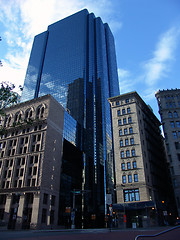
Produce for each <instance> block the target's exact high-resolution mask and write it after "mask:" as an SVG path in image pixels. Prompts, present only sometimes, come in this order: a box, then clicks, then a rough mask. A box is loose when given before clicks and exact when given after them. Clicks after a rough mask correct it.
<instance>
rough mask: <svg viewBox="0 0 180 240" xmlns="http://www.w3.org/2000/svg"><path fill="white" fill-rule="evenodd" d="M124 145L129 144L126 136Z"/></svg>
mask: <svg viewBox="0 0 180 240" xmlns="http://www.w3.org/2000/svg"><path fill="white" fill-rule="evenodd" d="M125 145H126V146H128V145H129V139H128V138H126V139H125Z"/></svg>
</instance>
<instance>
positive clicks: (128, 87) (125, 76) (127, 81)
mask: <svg viewBox="0 0 180 240" xmlns="http://www.w3.org/2000/svg"><path fill="white" fill-rule="evenodd" d="M118 77H119V89H120V93H121V94H123V93H127V92H131V91H135V89H134V86H135V84H136V81H135V79H133V77H132V74H131V73H130V72H129V71H128V70H125V69H122V68H118Z"/></svg>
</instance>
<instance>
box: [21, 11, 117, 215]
mask: <svg viewBox="0 0 180 240" xmlns="http://www.w3.org/2000/svg"><path fill="white" fill-rule="evenodd" d="M45 94H51V95H52V96H53V97H54V98H55V99H56V100H57V101H58V102H59V103H61V105H62V106H63V107H64V108H65V109H66V111H67V112H68V114H69V115H71V116H72V117H73V118H74V119H75V120H76V121H77V123H78V124H79V125H80V126H81V128H79V129H81V133H80V134H79V136H81V140H80V144H78V147H79V148H80V149H81V150H82V151H83V153H84V155H83V156H84V175H83V188H84V189H88V190H91V194H87V195H88V196H85V201H86V206H88V207H87V211H89V212H91V213H100V214H101V213H103V212H104V210H106V204H105V199H106V188H107V186H106V185H107V184H106V183H107V182H109V181H111V180H110V178H111V177H107V176H110V175H106V171H108V169H106V168H107V166H108V165H107V164H106V162H108V163H111V162H112V132H111V113H110V106H109V103H108V100H107V98H109V97H112V96H116V95H119V83H118V75H117V64H116V55H115V46H114V38H113V35H112V33H111V31H110V28H109V26H108V24H104V23H103V22H102V20H101V18H99V17H98V18H96V17H95V16H94V14H93V13H91V14H89V13H88V11H87V10H86V9H84V10H82V11H80V12H78V13H75V14H74V15H71V16H69V17H67V18H65V19H63V20H60V21H58V22H56V23H54V24H51V25H50V26H49V27H48V29H47V31H45V32H43V33H41V34H39V35H37V36H35V38H34V43H33V47H32V51H31V56H30V59H29V64H28V68H27V73H26V78H25V83H24V89H23V93H22V98H21V101H26V100H29V99H32V98H37V97H39V96H42V95H45ZM65 122H66V121H65ZM64 128H66V126H64ZM82 129H83V130H82ZM110 165H111V164H110ZM110 165H109V166H110Z"/></svg>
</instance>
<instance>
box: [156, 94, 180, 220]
mask: <svg viewBox="0 0 180 240" xmlns="http://www.w3.org/2000/svg"><path fill="white" fill-rule="evenodd" d="M155 96H156V98H157V102H158V105H159V114H160V116H161V122H162V126H163V131H164V135H165V141H166V149H167V154H168V164H169V168H170V172H171V178H172V182H173V187H174V193H175V198H176V205H177V209H178V213H179V216H180V89H171V90H159V91H158V92H156V94H155Z"/></svg>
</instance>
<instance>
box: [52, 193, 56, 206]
mask: <svg viewBox="0 0 180 240" xmlns="http://www.w3.org/2000/svg"><path fill="white" fill-rule="evenodd" d="M55 200H56V196H54V195H52V196H51V206H54V205H55Z"/></svg>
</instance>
